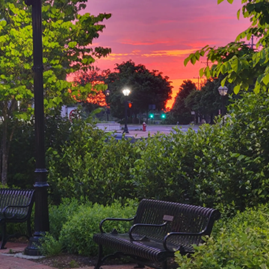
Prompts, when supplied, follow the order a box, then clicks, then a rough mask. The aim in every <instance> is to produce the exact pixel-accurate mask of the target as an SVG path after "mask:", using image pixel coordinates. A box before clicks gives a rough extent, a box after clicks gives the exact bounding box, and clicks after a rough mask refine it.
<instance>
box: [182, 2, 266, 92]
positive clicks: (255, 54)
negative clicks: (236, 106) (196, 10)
mask: <svg viewBox="0 0 269 269" xmlns="http://www.w3.org/2000/svg"><path fill="white" fill-rule="evenodd" d="M223 1H224V0H218V3H221V2H223ZM227 1H228V2H229V3H232V2H233V0H227ZM241 2H242V8H241V9H239V10H238V12H237V17H238V19H239V17H240V14H241V13H242V15H243V17H244V18H249V20H250V23H251V25H250V27H249V28H248V29H246V30H245V31H243V32H242V33H240V34H239V35H238V36H237V38H236V40H235V42H231V43H229V44H228V45H226V46H225V47H219V48H215V47H210V46H208V45H207V46H205V47H204V48H202V49H201V50H198V51H196V52H195V53H192V54H190V55H189V56H188V57H187V58H186V59H185V61H184V64H185V65H186V64H187V63H188V62H189V61H190V62H191V63H192V64H195V62H196V61H198V60H199V59H200V57H203V56H205V55H206V57H207V59H208V60H209V61H211V62H212V63H213V65H212V66H211V67H209V66H207V67H206V68H202V69H201V70H200V76H202V75H206V76H207V77H208V78H209V77H218V76H219V75H220V74H223V75H225V77H224V79H223V80H222V82H221V84H222V86H224V84H225V83H226V81H228V82H229V83H233V84H234V85H235V87H234V92H235V93H236V94H237V93H238V92H239V91H240V90H241V89H243V90H248V89H249V88H250V87H253V88H254V92H255V93H258V92H260V91H261V90H263V91H266V90H267V88H268V83H269V67H268V61H269V48H268V45H267V44H268V40H269V31H268V29H269V3H268V1H267V0H248V1H246V0H242V1H241ZM253 37H256V38H257V39H258V41H257V44H256V47H253V46H250V47H249V46H247V45H246V44H245V42H244V41H241V42H240V40H243V39H245V38H246V39H247V40H250V39H251V38H253ZM260 45H262V48H260Z"/></svg>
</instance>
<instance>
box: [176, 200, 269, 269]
mask: <svg viewBox="0 0 269 269" xmlns="http://www.w3.org/2000/svg"><path fill="white" fill-rule="evenodd" d="M217 226H218V229H217V231H215V233H214V234H215V236H214V237H210V238H208V239H207V240H206V244H204V245H202V246H199V247H195V253H194V254H193V255H192V256H191V257H187V256H181V255H180V254H179V253H177V254H176V262H177V263H178V264H179V266H180V267H179V268H180V269H189V268H192V269H208V268H214V269H232V268H233V269H237V268H238V269H239V268H241V269H247V268H251V269H257V268H261V269H266V268H269V255H268V253H269V208H268V204H267V205H265V206H261V207H260V208H259V209H258V210H257V208H255V209H248V210H246V211H245V212H243V213H238V214H237V215H236V216H235V217H234V218H233V219H230V220H228V222H227V223H224V222H220V223H219V224H218V225H217Z"/></svg>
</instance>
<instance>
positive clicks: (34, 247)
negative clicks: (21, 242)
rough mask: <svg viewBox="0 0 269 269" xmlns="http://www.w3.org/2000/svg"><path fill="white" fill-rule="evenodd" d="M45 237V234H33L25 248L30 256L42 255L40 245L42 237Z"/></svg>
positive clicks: (26, 253)
mask: <svg viewBox="0 0 269 269" xmlns="http://www.w3.org/2000/svg"><path fill="white" fill-rule="evenodd" d="M42 238H44V237H43V236H33V237H31V238H30V239H29V244H28V246H27V247H26V249H25V250H24V254H25V255H29V256H41V252H40V250H39V247H40V245H41V239H42Z"/></svg>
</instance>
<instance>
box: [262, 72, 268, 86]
mask: <svg viewBox="0 0 269 269" xmlns="http://www.w3.org/2000/svg"><path fill="white" fill-rule="evenodd" d="M262 82H263V83H264V84H265V85H267V84H268V83H269V73H268V74H266V75H265V76H264V77H263V79H262Z"/></svg>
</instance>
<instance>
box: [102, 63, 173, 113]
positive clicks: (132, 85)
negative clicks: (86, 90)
mask: <svg viewBox="0 0 269 269" xmlns="http://www.w3.org/2000/svg"><path fill="white" fill-rule="evenodd" d="M105 82H106V84H108V88H109V90H110V97H109V102H110V104H111V113H112V114H113V116H115V117H119V118H120V117H123V112H124V109H123V100H124V96H123V93H122V90H123V89H124V88H126V87H127V88H129V89H130V90H131V94H130V96H129V97H128V100H129V101H130V102H132V108H133V111H134V113H135V114H137V113H144V112H148V109H149V105H155V108H156V109H157V110H162V109H165V105H166V102H167V100H169V99H171V94H172V86H171V82H170V81H169V77H167V76H163V75H162V73H161V72H159V71H158V70H153V71H149V70H148V69H147V68H146V67H145V66H144V65H142V64H138V65H136V64H135V63H134V62H133V61H131V60H129V61H127V62H123V63H122V64H117V65H116V67H115V72H112V73H110V74H109V75H108V77H107V79H106V80H105Z"/></svg>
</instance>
